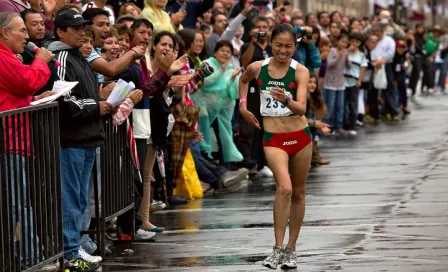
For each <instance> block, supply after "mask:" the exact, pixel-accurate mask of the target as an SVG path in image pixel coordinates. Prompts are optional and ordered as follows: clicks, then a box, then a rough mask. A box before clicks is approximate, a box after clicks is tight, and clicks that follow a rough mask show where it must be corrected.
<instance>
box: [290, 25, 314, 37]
mask: <svg viewBox="0 0 448 272" xmlns="http://www.w3.org/2000/svg"><path fill="white" fill-rule="evenodd" d="M294 30H295V32H296V34H297V35H299V36H300V37H306V38H307V39H308V40H311V39H313V33H309V32H307V31H306V30H305V29H304V28H303V27H301V26H295V27H294Z"/></svg>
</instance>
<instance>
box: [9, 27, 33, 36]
mask: <svg viewBox="0 0 448 272" xmlns="http://www.w3.org/2000/svg"><path fill="white" fill-rule="evenodd" d="M8 29H9V30H11V32H12V31H18V32H20V33H22V34H23V35H25V36H26V35H28V30H27V29H26V28H21V29H18V30H17V29H12V28H9V27H8Z"/></svg>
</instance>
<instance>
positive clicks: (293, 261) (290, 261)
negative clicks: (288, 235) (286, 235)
mask: <svg viewBox="0 0 448 272" xmlns="http://www.w3.org/2000/svg"><path fill="white" fill-rule="evenodd" d="M283 252H284V258H283V263H282V266H281V268H282V269H287V268H296V267H297V255H296V251H295V250H294V249H291V248H285V250H284V251H283Z"/></svg>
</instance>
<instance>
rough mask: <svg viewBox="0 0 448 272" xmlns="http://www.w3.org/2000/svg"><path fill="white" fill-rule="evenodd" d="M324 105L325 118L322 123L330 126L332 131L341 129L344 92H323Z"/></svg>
mask: <svg viewBox="0 0 448 272" xmlns="http://www.w3.org/2000/svg"><path fill="white" fill-rule="evenodd" d="M325 104H327V116H326V117H325V118H324V119H323V122H324V123H327V124H329V125H331V127H332V128H333V129H341V128H342V126H343V125H344V124H343V123H344V90H328V89H326V90H325Z"/></svg>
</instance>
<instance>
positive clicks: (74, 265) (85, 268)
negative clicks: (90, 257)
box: [65, 258, 100, 272]
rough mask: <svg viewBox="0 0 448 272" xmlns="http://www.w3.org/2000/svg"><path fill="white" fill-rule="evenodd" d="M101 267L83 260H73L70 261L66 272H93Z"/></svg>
mask: <svg viewBox="0 0 448 272" xmlns="http://www.w3.org/2000/svg"><path fill="white" fill-rule="evenodd" d="M98 267H100V265H99V264H97V263H91V262H88V261H86V260H84V259H83V258H77V259H71V260H68V267H67V269H65V271H66V272H67V271H70V272H93V271H95V270H97V269H98Z"/></svg>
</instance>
